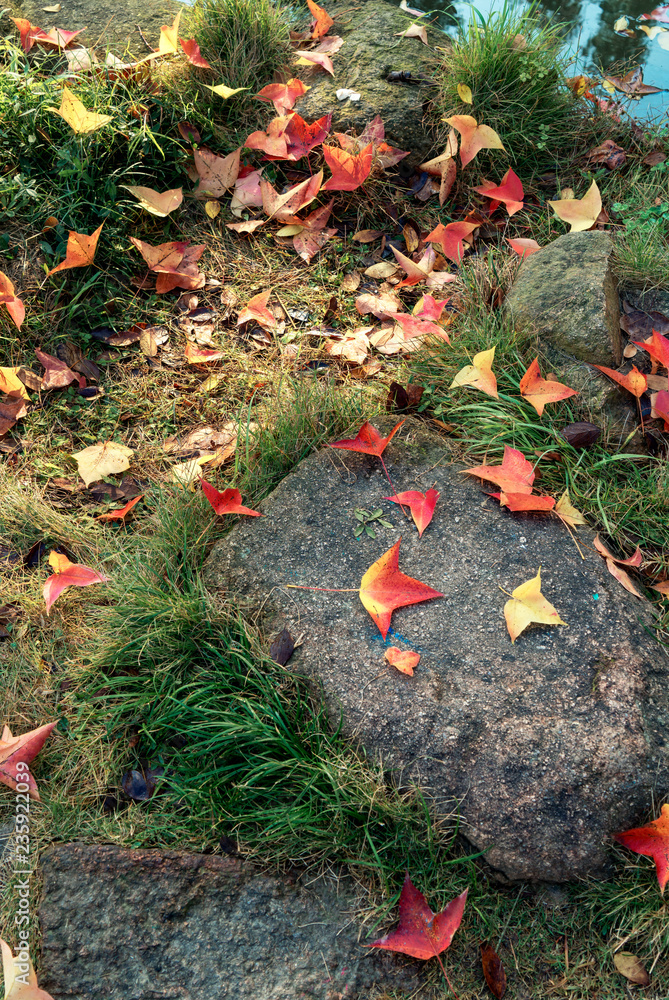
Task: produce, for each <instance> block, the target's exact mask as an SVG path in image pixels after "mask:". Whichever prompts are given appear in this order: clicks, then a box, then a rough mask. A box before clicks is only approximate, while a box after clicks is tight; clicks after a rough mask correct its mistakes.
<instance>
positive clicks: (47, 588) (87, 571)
mask: <svg viewBox="0 0 669 1000" xmlns="http://www.w3.org/2000/svg"><path fill="white" fill-rule="evenodd" d="M49 565H50V566H51V567H52V568H53V569H54V570H55V573H53V574H52V575H51V576H49V577H47V579H46V580H45V581H44V587H43V594H44V602H45V604H46V613H47V614H49V612H50V611H51V608H52V606H53V605H54V604H55V603H56V601H57V600H58V598H59V597H60V595H61V594H62V593H63V591H65V590H67V589H68V587H90V585H91V584H92V583H107V581H108V579H109V577H106V576H105V575H104V574H103V573H98V572H97V571H96V570H94V569H91V568H90V566H84V565H82V563H73V562H70V560H69V559H68V558H67V556H65V555H63V554H62V553H60V552H52V553H51V554H50V556H49Z"/></svg>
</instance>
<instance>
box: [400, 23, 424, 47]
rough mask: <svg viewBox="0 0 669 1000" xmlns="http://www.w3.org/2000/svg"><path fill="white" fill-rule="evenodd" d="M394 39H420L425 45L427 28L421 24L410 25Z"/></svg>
mask: <svg viewBox="0 0 669 1000" xmlns="http://www.w3.org/2000/svg"><path fill="white" fill-rule="evenodd" d="M395 37H396V38H420V40H421V42H423V44H424V45H427V28H426V27H425V25H423V24H411V25H409V27H408V28H407V29H406V31H398V32H396V34H395Z"/></svg>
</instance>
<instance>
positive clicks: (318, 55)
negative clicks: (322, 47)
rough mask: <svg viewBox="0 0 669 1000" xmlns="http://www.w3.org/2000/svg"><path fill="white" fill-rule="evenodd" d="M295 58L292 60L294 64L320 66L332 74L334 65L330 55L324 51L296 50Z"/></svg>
mask: <svg viewBox="0 0 669 1000" xmlns="http://www.w3.org/2000/svg"><path fill="white" fill-rule="evenodd" d="M295 55H296V56H297V59H295V60H294V62H295V65H296V66H311V67H314V66H320V68H321V69H324V70H325V72H326V73H329V74H330V76H334V66H333V65H332V60H331V59H330V56H329V55H327V54H326V53H325V52H296V53H295Z"/></svg>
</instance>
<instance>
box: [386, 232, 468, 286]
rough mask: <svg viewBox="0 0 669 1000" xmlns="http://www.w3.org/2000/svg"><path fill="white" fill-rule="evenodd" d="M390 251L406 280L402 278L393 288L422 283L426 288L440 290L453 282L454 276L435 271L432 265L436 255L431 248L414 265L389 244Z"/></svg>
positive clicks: (408, 258)
mask: <svg viewBox="0 0 669 1000" xmlns="http://www.w3.org/2000/svg"><path fill="white" fill-rule="evenodd" d="M390 249H391V250H392V252H393V253H394V254H395V260H396V261H397V263H398V264H399V265H400V267H401V268H402V269H403V270H404V271H406V275H407V276H406V278H403V279H402V281H400V282H399V284H397V285H395V288H396V289H397V288H404V287H405V286H406V285H417V284H418V283H419V282H420V281H424V282H425V284H426V286H427V287H428V288H442V287H443V286H444V285H446V284H448V282H449V281H455V275H454V274H449V272H448V271H435V270H434V265H435V263H436V261H437V255H436V253H435V252H434V250H433V248H432V247H428V249H427V250H426V251H425V253H424V254H423V256H422V257H421V259H420V260H419V261H418V263H417V264H416V263H415V261H413V260H412V259H411V257H407V256H406V255H405V254H403V253H400V251H399V250H397V249H396V247H394V246H393V245H392V243H391V245H390Z"/></svg>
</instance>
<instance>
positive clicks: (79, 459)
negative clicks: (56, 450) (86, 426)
mask: <svg viewBox="0 0 669 1000" xmlns="http://www.w3.org/2000/svg"><path fill="white" fill-rule="evenodd" d="M133 455H134V452H133V450H132V448H128V447H126V445H124V444H117V443H116V441H104V442H101V443H100V444H92V445H90V446H89V447H88V448H84V450H83V451H78V452H77V453H76V454H74V455H73V456H72V458H73V459H74V460H75V461H76V463H77V465H78V466H79V475H80V476H81V478H82V479H83V481H84V482H85V483H86V486H88V485H89V484H90V483H95V482H97V481H98V480H100V479H104V477H105V476H110V475H113V474H114V473H116V472H125V470H126V469H129V468H130V462H129V461H128V460H129V459H130V458H132V456H133Z"/></svg>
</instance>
